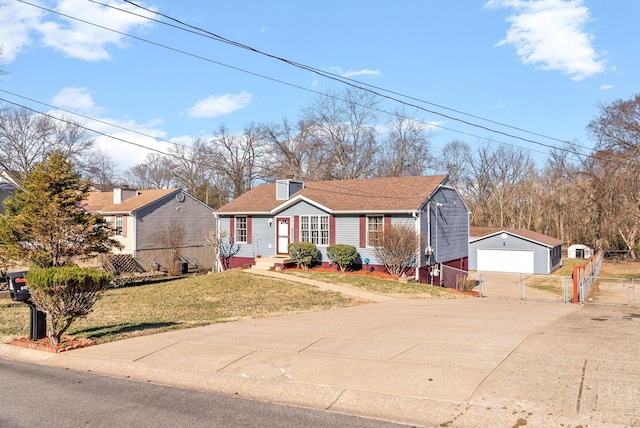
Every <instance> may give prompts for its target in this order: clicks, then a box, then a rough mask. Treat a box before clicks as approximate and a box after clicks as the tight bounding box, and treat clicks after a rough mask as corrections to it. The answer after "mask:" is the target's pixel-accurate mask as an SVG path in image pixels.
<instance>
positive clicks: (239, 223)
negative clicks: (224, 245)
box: [234, 216, 247, 242]
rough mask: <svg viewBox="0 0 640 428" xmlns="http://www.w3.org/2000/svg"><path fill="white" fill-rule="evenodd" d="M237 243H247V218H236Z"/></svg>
mask: <svg viewBox="0 0 640 428" xmlns="http://www.w3.org/2000/svg"><path fill="white" fill-rule="evenodd" d="M235 219H236V221H235V223H236V225H235V228H236V230H235V235H234V240H235V242H247V217H246V216H241V217H236V218H235Z"/></svg>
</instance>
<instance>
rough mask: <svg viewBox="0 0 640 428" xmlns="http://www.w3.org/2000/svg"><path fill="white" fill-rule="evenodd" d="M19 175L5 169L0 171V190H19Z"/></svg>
mask: <svg viewBox="0 0 640 428" xmlns="http://www.w3.org/2000/svg"><path fill="white" fill-rule="evenodd" d="M19 183H20V175H19V174H18V173H16V172H13V171H9V170H6V169H2V170H0V189H2V190H15V189H20V184H19Z"/></svg>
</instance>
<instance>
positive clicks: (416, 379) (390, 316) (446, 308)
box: [0, 275, 640, 427]
mask: <svg viewBox="0 0 640 428" xmlns="http://www.w3.org/2000/svg"><path fill="white" fill-rule="evenodd" d="M287 279H291V278H289V276H288V275H287ZM639 323H640V310H639V309H638V308H629V307H597V306H588V307H581V306H578V305H571V304H556V303H543V302H530V301H518V300H498V299H488V298H469V299H455V300H421V299H410V300H399V299H398V300H387V301H384V302H378V303H372V304H368V305H360V306H356V307H350V308H341V309H333V310H328V311H322V312H313V313H304V314H296V315H289V316H281V317H275V318H264V319H252V320H243V321H238V322H231V323H225V324H215V325H210V326H206V327H199V328H193V329H187V330H181V331H173V332H167V333H161V334H155V335H151V336H143V337H137V338H131V339H127V340H122V341H118V342H112V343H107V344H103V345H98V346H92V347H89V348H84V349H78V350H74V351H70V352H65V353H61V354H57V355H56V354H49V353H45V352H41V351H34V350H30V349H25V348H19V347H13V346H10V345H0V358H4V359H10V360H18V361H24V362H31V363H36V364H45V365H50V366H54V367H62V368H69V369H73V370H81V371H90V372H92V373H95V374H100V375H107V376H114V377H119V378H129V379H132V380H137V381H145V382H154V383H158V384H164V385H170V386H176V387H181V388H188V389H195V390H202V391H210V392H218V393H223V394H229V395H234V396H240V397H245V398H252V399H257V400H262V401H269V402H277V403H284V404H290V405H295V406H302V407H307V408H313V409H319V410H327V411H332V412H341V413H347V414H353V415H359V416H365V417H371V418H378V419H384V420H390V421H397V422H403V423H407V424H412V425H416V426H447V427H478V426H492V427H493V426H495V427H521V426H524V425H526V426H527V427H547V426H565V427H576V426H578V425H582V426H585V427H586V426H589V427H593V426H598V427H609V426H610V427H622V426H640V361H639V360H638V355H640V325H639Z"/></svg>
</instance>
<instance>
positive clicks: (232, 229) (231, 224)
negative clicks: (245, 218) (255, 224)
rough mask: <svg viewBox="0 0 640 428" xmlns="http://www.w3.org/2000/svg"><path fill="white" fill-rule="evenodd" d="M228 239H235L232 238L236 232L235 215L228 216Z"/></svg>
mask: <svg viewBox="0 0 640 428" xmlns="http://www.w3.org/2000/svg"><path fill="white" fill-rule="evenodd" d="M229 229H230V230H229V239H231V240H232V241H235V239H234V238H233V236H234V235H235V233H236V219H235V217H229Z"/></svg>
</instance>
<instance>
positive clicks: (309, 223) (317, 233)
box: [300, 215, 329, 245]
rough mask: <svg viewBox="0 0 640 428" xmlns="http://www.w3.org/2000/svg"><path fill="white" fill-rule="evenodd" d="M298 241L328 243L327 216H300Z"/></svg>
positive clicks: (318, 243) (317, 243)
mask: <svg viewBox="0 0 640 428" xmlns="http://www.w3.org/2000/svg"><path fill="white" fill-rule="evenodd" d="M300 242H311V243H314V244H316V245H329V216H327V215H303V216H300Z"/></svg>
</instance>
